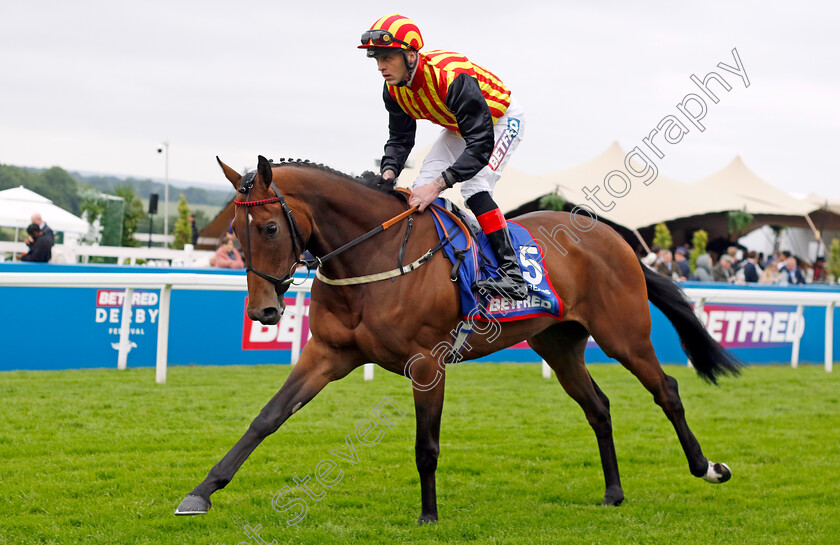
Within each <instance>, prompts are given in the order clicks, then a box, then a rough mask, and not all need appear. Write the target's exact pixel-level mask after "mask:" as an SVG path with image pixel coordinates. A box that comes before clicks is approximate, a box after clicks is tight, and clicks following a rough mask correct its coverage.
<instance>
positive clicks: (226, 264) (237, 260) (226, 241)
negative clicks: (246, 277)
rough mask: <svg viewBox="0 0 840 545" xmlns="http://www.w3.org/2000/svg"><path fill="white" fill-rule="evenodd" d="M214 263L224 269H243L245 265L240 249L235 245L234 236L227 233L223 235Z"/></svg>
mask: <svg viewBox="0 0 840 545" xmlns="http://www.w3.org/2000/svg"><path fill="white" fill-rule="evenodd" d="M214 265H215V266H216V267H219V268H222V269H241V268H243V267H244V266H245V263H244V262H243V261H242V257H241V256H240V255H239V251H237V249H236V248H234V247H233V238H230V237H228V236H226V235H223V236H222V237H221V239H220V240H219V248H218V249H217V250H216V260H215V262H214Z"/></svg>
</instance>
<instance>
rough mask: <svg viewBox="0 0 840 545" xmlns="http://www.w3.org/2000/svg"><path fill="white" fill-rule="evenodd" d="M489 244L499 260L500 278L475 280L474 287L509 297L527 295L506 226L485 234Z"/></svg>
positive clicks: (523, 296) (518, 298)
mask: <svg viewBox="0 0 840 545" xmlns="http://www.w3.org/2000/svg"><path fill="white" fill-rule="evenodd" d="M487 239H488V240H489V241H490V246H491V247H492V248H493V251H494V252H495V253H496V258H497V260H498V261H499V273H500V274H501V277H500V278H492V279H489V280H487V279H485V280H476V282H475V287H476V288H477V289H480V290H487V292H488V293H490V294H491V295H501V296H504V297H507V298H509V299H516V300H520V301H521V300H523V299H525V298H526V297H528V286H527V285H526V284H525V280H524V279H523V278H522V271H521V270H520V269H519V260H518V259H517V257H516V252H515V251H514V250H513V242H512V241H511V240H510V232H508V229H507V227H504V228H502V229H499V230H497V231H493V232H492V233H488V234H487Z"/></svg>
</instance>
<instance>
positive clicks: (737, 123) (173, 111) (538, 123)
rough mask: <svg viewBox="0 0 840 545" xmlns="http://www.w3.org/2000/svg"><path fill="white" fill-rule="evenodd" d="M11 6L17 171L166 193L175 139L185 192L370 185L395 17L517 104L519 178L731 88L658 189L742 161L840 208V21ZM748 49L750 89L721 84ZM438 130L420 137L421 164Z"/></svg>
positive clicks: (457, 7)
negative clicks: (259, 175)
mask: <svg viewBox="0 0 840 545" xmlns="http://www.w3.org/2000/svg"><path fill="white" fill-rule="evenodd" d="M0 1H2V9H0V163H3V164H12V165H17V166H33V167H49V166H53V165H57V166H60V167H63V168H65V169H68V170H82V171H89V172H97V173H106V174H118V175H130V176H135V177H152V178H163V174H164V160H163V156H162V155H159V154H158V153H157V152H156V150H157V148H158V146H159V144H160V143H161V142H162V141H164V140H168V141H169V142H170V165H169V175H170V178H172V179H178V180H186V181H191V182H196V183H199V184H209V185H213V186H217V187H219V188H223V187H225V186H226V185H227V181H226V180H225V179H224V178H223V176H222V174H221V171H220V170H219V168H218V166H217V165H216V164H215V159H214V157H215V156H216V155H219V156H220V157H221V158H222V159H223V160H224V161H225V162H227V163H228V164H230V165H231V166H233V167H234V168H236V169H237V170H242V169H244V168H246V167H250V168H252V167H253V166H254V165H255V163H256V156H257V155H258V154H263V155H265V156H267V157H269V158H275V159H276V158H280V157H295V158H297V157H300V158H307V159H311V160H313V161H316V162H323V163H327V164H328V165H330V166H332V167H334V168H338V169H340V170H344V171H346V172H354V173H359V172H361V171H362V170H365V169H370V168H373V161H374V159H375V158H377V157H379V156H380V155H381V152H382V146H383V144H384V142H385V140H386V138H387V115H386V113H385V110H384V107H383V105H382V99H381V90H382V79H381V77H380V76H379V74H378V73H377V71H376V69H375V65H374V63H373V61H371V60H370V59H366V58H365V57H364V54H363V53H362V52H361V51H360V50H358V49H356V46H357V45H358V41H359V35H360V34H361V32H362V31H363V30H366V29H367V28H368V27H369V26H370V25H371V23H373V21H375V20H376V19H378V18H379V17H380V16H382V15H385V14H387V13H390V12H393V11H398V12H400V13H402V14H404V15H407V16H409V17H411V18H413V19H414V20H415V22H416V23H417V24H418V25H419V27H420V29H421V32H422V33H423V37H424V39H425V42H426V49H449V50H453V51H457V52H460V53H463V54H465V55H467V56H468V57H470V59H471V60H473V61H475V62H477V63H478V64H481V65H483V66H485V67H486V68H488V69H490V70H491V71H493V72H494V73H495V74H496V75H497V76H499V77H500V78H501V79H502V80H503V81H504V82H505V83H506V84H507V85H508V86H509V87H510V88H511V90H512V92H513V95H514V96H515V97H516V98H517V99H518V100H519V102H520V103H521V105H522V106H523V107H524V108H525V110H526V115H527V126H526V132H525V134H524V141H523V143H522V145H521V146H520V148H519V150H518V151H517V153H516V155H515V156H514V158H513V160H512V162H511V166H513V167H515V168H517V169H519V170H522V171H525V172H528V173H531V174H547V173H550V172H553V171H559V170H562V169H565V168H569V167H572V166H575V165H577V164H579V163H581V162H584V161H587V160H589V159H591V158H593V157H595V156H597V155H598V154H600V153H601V152H602V151H604V150H605V149H606V148H607V147H608V146H609V145H610V143H611V142H612V141H614V140H617V141H618V142H619V143H620V144H621V145H622V146H623V147H624V148H625V149H626V150H628V151H629V150H630V149H632V148H633V147H634V146H636V145H641V140H642V138H643V137H645V136H646V135H648V134H649V133H650V131H651V130H653V129H654V127H655V126H656V125H657V123H659V121H660V120H661V119H662V118H664V117H665V116H666V115H678V112H677V108H676V105H677V103H679V102H680V101H682V100H683V98H684V97H685V96H686V95H687V94H688V93H697V92H698V89H697V87H696V86H695V85H694V84H693V83H692V82H691V81H690V79H689V78H690V76H691V75H692V74H696V75H697V76H698V77H700V78H701V79H702V78H703V77H704V76H705V75H706V74H707V73H708V72H710V71H716V72H718V73H720V74H721V75H722V76H724V78H725V79H726V80H727V81H728V82H729V84H730V85H731V86H732V90H731V91H729V92H726V91H723V90H720V92H719V94H718V96H719V98H720V102H719V103H718V104H713V103H711V101H707V102H708V112H707V114H706V117H705V119H704V120H703V124H704V125H705V127H706V130H705V131H704V132H700V131H699V130H696V129H695V128H694V127H693V126H691V125H689V126H688V128H689V129H691V131H690V132H689V134H687V135H686V136H685V137H684V138H683V140H682V141H681V142H680V143H679V144H676V145H667V144H666V145H665V147H663V150H662V151H663V152H665V154H666V157H665V158H664V159H662V160H660V161H658V166H659V170H660V173H661V174H665V175H668V176H670V177H673V178H676V179H678V180H681V181H686V182H691V181H695V180H698V179H700V178H703V177H705V176H707V175H709V174H711V173H713V172H715V171H717V170H719V169H720V168H722V167H723V166H725V165H726V164H727V163H728V162H729V161H730V160H732V158H733V157H735V156H736V155H741V156H742V158H743V160H744V162H745V163H746V165H747V166H748V167H749V168H751V169H752V170H753V171H754V172H756V173H757V174H758V175H759V176H761V177H763V178H764V179H765V180H768V181H769V182H771V183H773V184H774V185H776V186H778V187H780V188H782V189H785V190H787V191H791V192H796V193H800V194H804V193H808V192H810V191H813V192H817V193H820V194H823V195H826V196H830V197H840V175H838V170H840V169H838V166H837V164H836V161H835V157H837V155H838V148H840V72H839V71H838V68H837V67H838V60H839V59H838V57H840V38H838V28H840V17H838V12H840V8H838V6H837V4H836V3H834V2H821V3H819V4H817V3H813V4H812V3H809V2H796V3H790V2H770V1H767V2H749V3H747V2H717V1H714V2H702V3H697V2H692V3H676V2H645V1H635V2H617V1H616V2H587V3H584V2H576V3H571V2H549V1H545V2H531V1H527V0H526V1H519V2H497V1H493V0H489V1H482V2H458V3H456V2H452V1H447V2H439V1H434V0H429V1H425V2H411V3H405V2H373V1H365V0H355V1H352V2H338V1H329V2H318V1H310V2H282V1H272V2H268V1H252V0H248V1H244V2H235V3H234V2H230V1H225V2H218V1H201V2H198V1H189V2H187V1H185V2H178V1H174V0H167V1H158V0H144V1H142V2H137V1H135V2H124V1H118V0H111V1H92V0H74V1H73V2H60V1H58V0H56V1H51V2H49V1H40V0H27V1H25V2H12V1H11V0H0ZM733 48H737V51H738V53H739V55H740V59H741V61H742V63H743V66H744V68H745V70H746V72H747V76H748V78H749V82H750V85H749V87H745V85H744V82H743V81H742V80H741V79H740V78H738V77H737V76H736V75H734V74H731V73H729V72H725V71H722V70H721V69H719V68H717V64H718V63H720V62H723V63H726V64H728V65H731V66H734V65H735V60H734V59H733V55H732V52H731V51H732V49H733ZM713 85H714V84H713ZM713 88H715V89H719V88H717V87H713ZM438 131H439V129H438V128H436V127H434V126H432V125H431V124H430V123H428V122H421V123H420V129H419V130H418V144H417V148H420V149H423V148H425V147H426V146H427V145H429V144H430V143H431V141H432V140H433V139H434V137H435V135H436V134H437V132H438ZM501 183H504V179H503V180H502V182H501ZM584 183H587V181H585V180H582V181H581V184H582V185H583V184H584ZM596 183H597V181H596Z"/></svg>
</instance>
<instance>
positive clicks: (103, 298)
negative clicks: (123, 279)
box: [96, 290, 158, 307]
mask: <svg viewBox="0 0 840 545" xmlns="http://www.w3.org/2000/svg"><path fill="white" fill-rule="evenodd" d="M124 302H125V290H96V306H98V307H121V306H123V303H124ZM157 304H158V293H157V292H156V291H141V290H135V291H134V295H133V296H132V297H131V306H133V307H153V306H155V305H157Z"/></svg>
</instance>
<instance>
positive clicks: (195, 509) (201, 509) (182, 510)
mask: <svg viewBox="0 0 840 545" xmlns="http://www.w3.org/2000/svg"><path fill="white" fill-rule="evenodd" d="M209 510H210V500H205V499H204V498H202V497H201V496H193V495H189V496H187V497H186V498H184V501H182V502H181V505H179V506H178V508H177V509H175V514H176V515H204V514H206V513H207V511H209Z"/></svg>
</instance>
